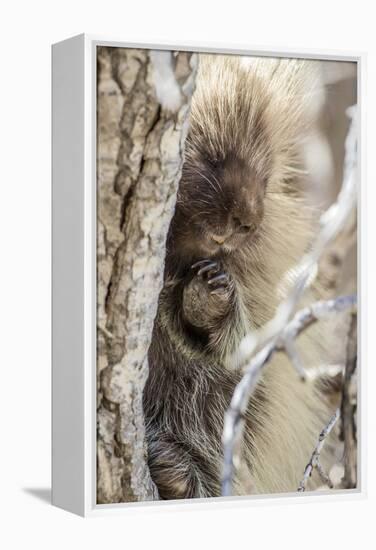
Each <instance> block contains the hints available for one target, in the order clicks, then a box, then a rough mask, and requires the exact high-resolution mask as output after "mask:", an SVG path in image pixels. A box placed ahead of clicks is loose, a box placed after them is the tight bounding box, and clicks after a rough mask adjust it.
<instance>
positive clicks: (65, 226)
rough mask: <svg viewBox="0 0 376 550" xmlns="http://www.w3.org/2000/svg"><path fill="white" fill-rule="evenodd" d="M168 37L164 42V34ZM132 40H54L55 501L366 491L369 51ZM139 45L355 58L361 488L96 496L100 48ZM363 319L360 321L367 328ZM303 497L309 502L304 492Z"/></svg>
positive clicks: (92, 505) (110, 509)
mask: <svg viewBox="0 0 376 550" xmlns="http://www.w3.org/2000/svg"><path fill="white" fill-rule="evenodd" d="M160 42H164V41H160ZM160 42H159V41H158V40H156V41H153V42H152V43H146V42H143V43H133V42H132V43H130V42H128V43H127V42H124V41H121V40H113V39H108V38H105V37H99V36H91V35H84V34H82V35H79V36H75V37H73V38H70V39H67V40H65V41H63V42H59V43H57V44H54V45H53V47H52V96H53V103H52V185H53V193H52V212H53V221H52V246H53V254H52V275H53V284H52V302H53V308H52V503H53V504H54V505H56V506H58V507H61V508H64V509H65V510H68V511H70V512H73V513H77V514H79V515H82V516H93V515H94V516H97V515H104V514H108V513H110V514H114V513H124V510H127V513H142V512H143V510H145V507H147V508H148V509H149V510H153V511H156V512H158V511H163V510H165V507H168V509H169V510H171V509H179V510H187V509H188V508H187V507H189V509H192V507H193V508H198V507H199V508H200V509H201V510H202V509H206V508H208V507H210V508H213V507H222V508H223V507H234V506H250V505H251V506H253V505H258V506H260V505H265V504H266V505H268V504H269V503H273V504H276V503H278V504H282V503H284V504H291V503H295V502H298V501H299V502H301V503H303V502H304V503H312V502H322V501H323V500H325V501H327V500H328V497H330V499H331V500H333V499H334V500H348V499H350V498H352V499H359V498H364V497H365V496H366V484H365V479H366V449H365V437H364V432H365V430H366V391H365V388H366V385H365V378H366V373H365V370H366V367H365V359H364V351H365V330H364V326H365V325H364V320H365V304H366V300H365V292H366V279H365V277H366V266H365V259H366V257H365V248H364V247H365V231H364V229H365V223H366V220H365V219H364V217H365V208H364V205H365V174H364V169H363V167H364V166H365V148H364V147H361V146H360V145H361V144H362V143H364V139H365V114H364V105H365V70H364V67H365V61H366V55H365V53H359V52H357V53H354V52H351V53H343V52H333V51H330V52H329V51H321V50H314V51H313V50H303V49H300V50H299V51H296V50H286V49H283V51H281V50H280V49H278V51H277V50H276V49H273V48H265V47H250V46H249V45H237V46H234V45H229V44H223V43H221V44H218V43H215V44H214V43H206V44H205V43H200V44H197V43H188V42H185V44H184V45H182V44H177V43H165V42H164V43H163V45H162V44H161V43H160ZM99 45H106V46H113V47H128V48H130V47H137V48H150V49H173V50H186V51H205V52H214V53H228V54H239V55H263V56H272V57H304V58H309V59H325V60H332V61H352V62H356V63H357V67H358V105H359V107H360V109H359V110H360V134H359V151H358V156H359V171H360V181H361V185H359V196H358V212H359V218H360V223H359V233H358V235H359V236H358V243H359V247H358V267H359V268H360V265H361V263H362V269H361V270H360V269H359V270H358V290H359V293H358V294H359V298H360V303H361V308H359V311H360V315H359V341H360V354H359V357H360V361H361V364H362V367H361V369H360V377H359V386H360V387H359V395H360V398H359V402H360V411H359V412H360V414H359V417H360V419H359V426H360V430H359V432H360V433H359V435H360V437H359V445H358V458H359V460H358V474H359V475H358V480H359V482H358V488H357V489H353V490H346V491H336V492H331V491H328V492H325V493H323V492H320V493H307V494H297V493H288V494H287V493H285V494H281V495H255V496H250V497H234V498H228V497H227V498H215V499H197V500H185V501H163V502H142V503H141V502H137V503H121V504H106V505H97V504H96V47H97V46H99ZM361 327H362V328H361ZM301 499H303V500H301Z"/></svg>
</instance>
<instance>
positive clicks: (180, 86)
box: [97, 47, 196, 503]
mask: <svg viewBox="0 0 376 550" xmlns="http://www.w3.org/2000/svg"><path fill="white" fill-rule="evenodd" d="M195 66H196V59H195V56H194V55H192V54H190V53H184V52H183V53H178V54H174V55H173V54H171V53H170V52H150V51H148V50H141V49H137V50H131V49H122V48H105V47H101V48H99V49H98V122H97V128H98V142H97V145H98V153H97V161H98V201H97V203H98V213H97V215H98V235H97V237H98V239H97V259H98V271H97V272H98V275H97V289H98V290H97V301H98V306H97V307H98V311H97V324H98V340H97V368H98V402H97V405H98V412H97V421H98V436H97V452H98V455H97V502H98V503H110V502H124V501H128V502H129V501H135V500H151V499H155V498H158V494H157V490H156V488H155V486H154V484H153V482H152V480H151V477H150V474H149V470H148V467H147V449H146V444H145V437H144V432H145V430H144V421H143V413H142V391H143V387H144V384H145V381H146V379H147V375H148V364H147V351H148V347H149V344H150V340H151V334H152V329H153V322H154V318H155V315H156V311H157V301H158V295H159V292H160V290H161V287H162V282H163V268H164V257H165V242H166V236H167V231H168V227H169V224H170V221H171V217H172V214H173V209H174V205H175V200H176V191H177V186H178V181H179V178H180V173H181V167H182V161H183V147H184V141H185V136H186V130H187V124H188V117H187V114H188V111H189V107H190V100H191V95H192V92H193V86H194V78H195ZM166 82H168V83H169V85H168V86H166V85H165V84H166Z"/></svg>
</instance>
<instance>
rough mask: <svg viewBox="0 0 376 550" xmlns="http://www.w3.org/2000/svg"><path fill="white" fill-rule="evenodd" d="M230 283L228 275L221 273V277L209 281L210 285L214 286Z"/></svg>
mask: <svg viewBox="0 0 376 550" xmlns="http://www.w3.org/2000/svg"><path fill="white" fill-rule="evenodd" d="M221 282H222V283H226V284H227V283H228V277H227V275H226V273H220V274H219V275H216V276H215V277H212V278H211V279H209V280H208V285H214V284H216V283H221Z"/></svg>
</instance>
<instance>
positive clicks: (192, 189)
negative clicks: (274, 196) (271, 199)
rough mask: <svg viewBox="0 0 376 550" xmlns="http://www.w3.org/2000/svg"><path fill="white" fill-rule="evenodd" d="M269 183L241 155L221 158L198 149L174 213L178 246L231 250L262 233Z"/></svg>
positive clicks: (202, 252)
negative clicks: (206, 154)
mask: <svg viewBox="0 0 376 550" xmlns="http://www.w3.org/2000/svg"><path fill="white" fill-rule="evenodd" d="M265 188H266V182H265V181H263V180H262V179H261V178H259V177H257V174H256V173H255V171H254V170H252V168H251V167H250V166H249V165H248V163H246V162H245V161H244V160H242V159H239V158H238V157H237V156H236V154H234V153H231V152H229V153H228V154H227V155H226V157H225V158H224V159H221V160H217V159H212V158H209V157H208V156H205V152H204V151H203V152H197V154H196V155H195V158H194V159H193V158H190V159H189V160H188V161H186V163H185V165H184V167H183V174H182V179H181V182H180V188H179V193H178V197H177V205H176V211H175V217H174V221H173V224H172V231H174V237H175V239H174V243H175V244H174V246H175V247H178V249H179V250H180V252H181V253H182V254H187V255H188V256H189V257H191V256H203V257H211V256H214V255H221V254H231V253H232V252H234V251H236V250H237V249H238V248H239V247H242V246H243V245H244V244H245V243H246V242H250V240H252V239H254V238H255V237H256V236H257V231H258V229H259V227H260V223H261V220H262V217H263V212H264V206H263V202H264V195H265Z"/></svg>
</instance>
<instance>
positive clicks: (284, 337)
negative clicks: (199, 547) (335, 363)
mask: <svg viewBox="0 0 376 550" xmlns="http://www.w3.org/2000/svg"><path fill="white" fill-rule="evenodd" d="M355 306H356V296H355V295H354V294H353V295H350V296H341V297H339V298H336V299H335V300H327V301H324V302H322V301H320V302H315V303H314V304H312V305H310V306H308V307H305V308H304V309H302V310H300V311H298V313H296V315H295V317H294V318H293V319H292V321H290V323H288V325H287V326H286V327H285V328H284V329H283V330H282V331H281V333H280V334H279V335H278V336H277V337H275V338H274V339H273V340H271V341H270V342H269V343H268V344H267V345H266V346H265V347H264V348H263V349H262V350H261V351H259V352H258V353H257V354H256V355H255V357H254V358H253V359H252V361H251V362H250V364H249V366H248V367H247V369H246V371H245V374H244V376H243V378H242V380H241V381H240V383H239V384H238V386H237V387H236V389H235V391H234V394H233V397H232V400H231V404H230V407H229V409H228V410H227V412H226V415H225V424H224V430H223V436H222V442H223V447H224V467H223V476H222V494H223V495H224V496H229V495H231V487H232V478H233V471H234V450H235V448H236V444H237V442H238V441H239V440H240V437H241V435H242V431H243V424H244V422H243V418H244V414H245V411H246V409H247V406H248V401H249V397H250V395H252V393H253V391H254V389H255V387H256V384H257V382H258V380H259V377H260V375H261V373H262V371H263V369H264V368H265V367H266V365H267V364H268V362H269V361H270V359H271V358H272V356H273V355H274V353H275V352H276V351H285V352H286V353H287V355H288V356H289V357H290V354H291V342H293V341H294V339H295V338H296V337H297V336H298V335H299V334H300V333H301V332H302V331H303V330H304V329H305V328H307V327H308V326H310V325H312V324H313V323H315V322H317V321H319V320H320V319H323V318H325V317H327V316H329V315H332V314H335V313H340V312H342V311H346V310H348V309H352V308H354V307H355ZM293 364H294V362H293ZM295 367H296V365H295ZM297 371H298V373H299V374H300V375H301V377H302V379H303V380H305V379H306V378H307V373H306V372H305V370H304V368H303V367H302V366H301V365H299V366H298V368H297Z"/></svg>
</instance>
